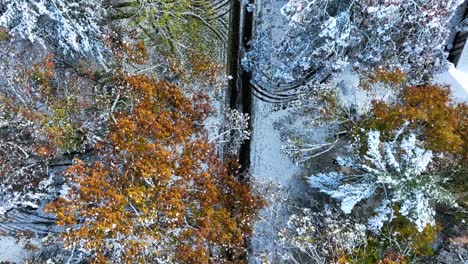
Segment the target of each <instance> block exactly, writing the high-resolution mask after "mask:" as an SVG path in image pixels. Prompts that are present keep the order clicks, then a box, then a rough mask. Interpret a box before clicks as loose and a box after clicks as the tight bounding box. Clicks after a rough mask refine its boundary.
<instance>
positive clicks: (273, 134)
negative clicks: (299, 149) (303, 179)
mask: <svg viewBox="0 0 468 264" xmlns="http://www.w3.org/2000/svg"><path fill="white" fill-rule="evenodd" d="M253 105H254V112H253V119H252V127H253V131H252V135H251V136H252V141H251V153H252V157H251V173H252V175H253V177H255V178H256V179H258V180H262V181H270V180H271V181H273V182H275V183H278V184H279V185H282V186H287V185H290V184H293V183H294V182H295V180H294V176H296V175H297V174H298V173H299V172H300V168H299V167H298V166H296V165H295V164H294V163H293V162H292V160H291V159H290V158H289V157H288V156H287V155H286V154H285V153H284V152H283V151H282V145H283V141H282V140H281V136H280V132H279V131H277V130H276V129H275V128H274V123H275V122H278V121H279V120H280V119H281V118H283V117H284V116H285V115H287V114H288V112H287V110H281V111H277V112H273V111H272V110H273V106H272V105H271V104H270V103H266V102H263V101H260V100H258V99H257V98H255V99H254V103H253Z"/></svg>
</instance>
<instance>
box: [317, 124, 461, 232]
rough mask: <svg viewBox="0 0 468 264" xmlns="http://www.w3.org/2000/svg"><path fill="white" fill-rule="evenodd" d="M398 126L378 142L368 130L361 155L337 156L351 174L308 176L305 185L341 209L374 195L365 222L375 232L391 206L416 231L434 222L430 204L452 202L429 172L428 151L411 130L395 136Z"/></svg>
mask: <svg viewBox="0 0 468 264" xmlns="http://www.w3.org/2000/svg"><path fill="white" fill-rule="evenodd" d="M403 129H404V128H402V129H401V130H399V131H398V132H397V133H396V135H395V139H394V140H393V141H390V142H381V140H380V133H379V132H378V131H370V132H368V133H367V136H368V141H367V148H368V150H367V153H366V155H364V157H363V158H361V157H359V156H358V155H353V154H352V155H351V156H349V157H344V158H343V157H338V158H337V161H338V164H339V165H341V166H343V167H347V168H350V169H351V171H353V172H355V173H349V174H345V173H343V172H329V173H318V174H315V175H312V176H310V177H308V183H309V185H310V186H311V187H313V188H318V189H319V190H320V191H321V192H323V193H326V194H328V195H330V196H331V197H333V198H335V199H337V200H338V201H339V202H340V204H341V209H342V211H343V212H344V213H346V214H349V213H351V211H352V210H353V208H354V207H355V205H356V204H358V203H359V202H361V201H363V200H366V199H369V198H371V197H374V198H377V199H380V205H379V206H377V207H376V208H375V209H374V212H375V216H374V217H372V218H370V219H369V221H368V226H369V228H370V229H373V230H375V231H378V230H380V228H381V227H382V225H383V224H384V223H385V222H388V221H389V220H391V219H392V218H393V210H394V209H395V207H398V208H399V209H398V210H399V213H400V214H401V215H403V216H404V217H406V218H407V219H408V220H410V221H411V222H412V223H413V224H414V225H415V226H416V227H417V228H418V230H419V231H422V230H423V229H424V227H425V226H426V225H428V224H430V225H434V224H435V221H434V215H435V210H434V206H433V205H434V203H446V204H449V205H454V204H455V202H454V200H453V198H452V197H451V195H450V194H449V193H448V192H447V191H446V190H445V189H443V188H442V187H441V182H443V179H441V178H440V177H438V176H437V175H432V174H430V173H429V164H430V163H431V161H432V158H433V154H432V152H431V151H430V150H425V149H423V148H421V147H420V142H418V141H417V140H416V136H415V135H414V134H410V135H409V136H407V137H405V138H403V139H401V140H400V136H401V133H402V132H403Z"/></svg>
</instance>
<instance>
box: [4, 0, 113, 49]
mask: <svg viewBox="0 0 468 264" xmlns="http://www.w3.org/2000/svg"><path fill="white" fill-rule="evenodd" d="M100 6H101V0H91V1H82V0H5V1H2V2H1V3H0V26H3V27H5V28H8V29H9V33H10V34H11V35H12V36H13V37H18V38H20V39H27V40H29V41H31V42H38V43H41V44H42V45H45V44H46V43H47V44H50V45H52V46H57V47H58V48H60V49H61V50H62V51H63V52H64V53H65V54H87V55H90V54H92V55H96V56H100V55H101V45H100V41H99V34H100V28H99V25H98V21H99V19H100V18H101V15H102V14H103V12H104V9H103V8H100Z"/></svg>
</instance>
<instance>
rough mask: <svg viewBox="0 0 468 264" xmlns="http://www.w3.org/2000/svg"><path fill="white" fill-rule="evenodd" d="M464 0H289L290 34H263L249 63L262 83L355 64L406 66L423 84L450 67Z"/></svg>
mask: <svg viewBox="0 0 468 264" xmlns="http://www.w3.org/2000/svg"><path fill="white" fill-rule="evenodd" d="M462 2H463V1H461V0H445V1H427V0H415V1H403V0H395V1H384V3H382V1H373V0H345V1H342V0H339V1H338V0H326V1H317V0H289V2H287V3H286V5H284V6H283V8H282V9H281V14H282V15H283V18H284V19H285V22H284V25H283V27H284V30H285V31H286V34H274V33H261V34H258V37H257V39H256V40H254V43H253V49H252V50H251V51H249V52H248V53H247V54H246V59H245V60H244V64H245V65H248V66H249V67H250V68H252V69H253V70H254V75H255V79H256V81H257V82H259V83H261V84H262V82H264V81H265V80H269V81H272V82H271V83H275V82H292V81H296V80H300V79H302V78H304V76H308V75H310V74H313V75H321V74H323V73H325V72H326V73H330V72H333V71H337V70H341V69H343V68H344V66H346V65H347V64H349V63H351V64H353V65H355V66H358V67H360V68H368V67H375V66H376V65H379V66H383V67H385V68H390V69H395V68H401V69H402V70H404V71H405V72H406V73H408V74H409V76H410V78H409V79H410V81H411V82H413V83H420V82H421V81H423V80H429V79H430V78H431V77H432V74H433V73H434V72H436V71H438V70H440V69H442V68H443V67H444V66H445V63H444V62H445V58H446V57H447V56H446V52H445V51H444V47H445V45H446V41H447V38H448V37H449V33H450V32H449V31H450V25H449V21H450V18H451V17H452V16H453V15H454V14H455V11H456V8H457V7H458V6H459V5H460V4H461V3H462ZM266 51H269V52H268V53H266ZM263 84H264V83H263Z"/></svg>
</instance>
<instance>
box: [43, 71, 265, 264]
mask: <svg viewBox="0 0 468 264" xmlns="http://www.w3.org/2000/svg"><path fill="white" fill-rule="evenodd" d="M126 83H127V84H128V86H129V87H130V88H131V89H132V92H133V95H132V96H131V98H127V99H128V100H129V102H127V104H128V105H131V106H130V107H129V109H127V110H125V111H122V112H120V113H118V114H117V115H116V116H115V123H114V124H113V125H111V129H110V134H109V135H108V137H107V139H105V140H104V141H103V142H101V143H100V153H101V154H100V160H99V161H98V162H95V163H94V164H93V165H92V166H87V165H86V164H85V163H84V162H82V161H78V162H77V163H76V164H75V165H73V166H71V167H70V168H68V170H67V172H66V175H67V177H68V181H69V183H70V186H72V187H71V189H70V191H69V192H68V194H67V195H66V196H65V197H63V198H61V199H58V200H56V201H54V202H52V203H51V204H49V205H48V206H47V210H48V211H50V212H52V213H54V214H56V216H57V219H58V221H57V222H58V224H60V225H65V226H66V227H68V229H67V230H68V231H67V232H66V233H65V234H64V235H63V238H64V242H65V244H66V245H67V246H70V247H71V246H72V245H82V246H84V247H85V248H86V249H88V250H90V251H91V252H92V253H93V259H92V261H93V262H95V263H139V262H140V261H146V262H147V263H157V262H159V260H161V259H167V260H169V261H170V262H172V263H173V262H176V263H239V262H241V261H242V257H243V255H244V254H245V245H244V239H245V237H246V236H248V235H249V234H250V233H251V228H250V223H251V221H252V218H253V216H254V214H255V212H256V210H257V209H259V208H260V207H261V206H262V202H261V200H260V199H259V198H258V197H257V196H255V195H253V194H252V192H251V190H250V187H249V186H248V185H247V184H246V183H244V182H242V181H240V180H238V179H237V178H236V176H235V174H234V173H232V170H229V168H228V167H227V166H225V165H223V164H222V163H221V161H220V160H219V159H218V157H217V156H216V154H215V153H214V148H213V146H212V145H210V144H209V143H208V142H207V139H206V135H205V134H204V132H203V130H202V128H201V127H200V126H199V125H197V124H200V123H201V122H202V121H203V118H204V117H205V114H206V113H205V110H206V109H207V108H206V107H203V106H204V103H203V102H202V103H200V102H198V103H200V105H197V102H195V103H194V102H192V101H191V100H190V99H189V98H186V97H185V96H184V95H183V94H182V92H181V91H180V90H179V89H178V87H177V86H175V85H173V84H170V83H167V82H163V81H157V80H154V79H151V78H148V77H145V76H133V77H129V78H127V80H126Z"/></svg>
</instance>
